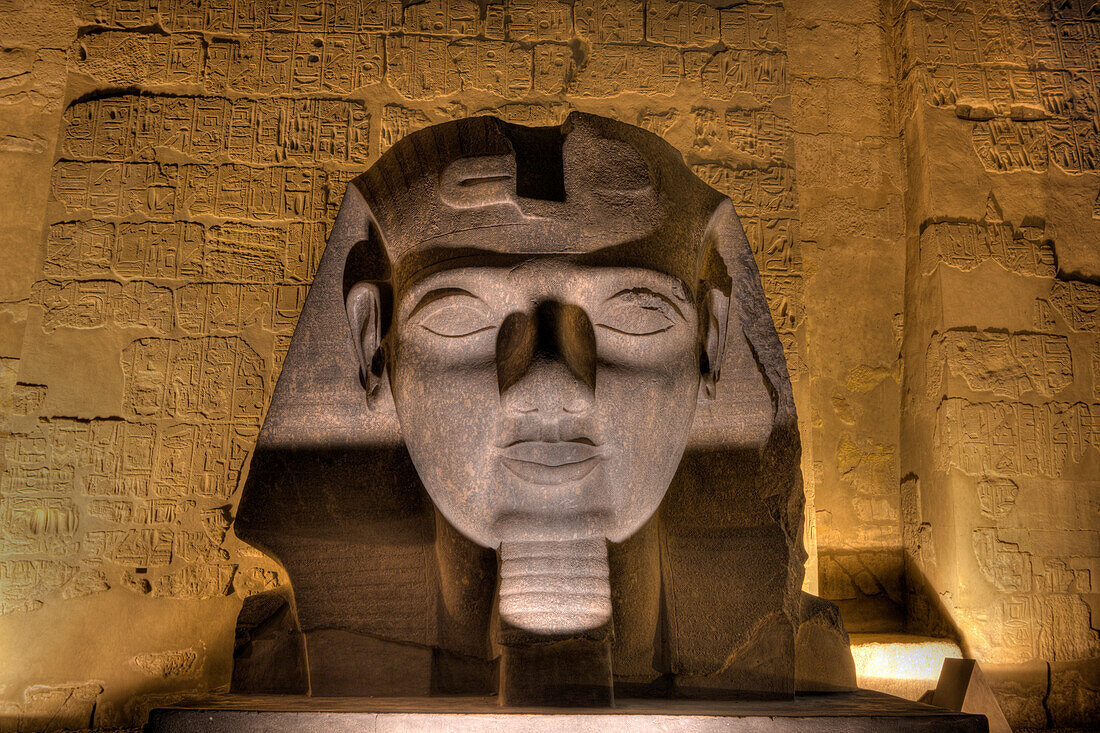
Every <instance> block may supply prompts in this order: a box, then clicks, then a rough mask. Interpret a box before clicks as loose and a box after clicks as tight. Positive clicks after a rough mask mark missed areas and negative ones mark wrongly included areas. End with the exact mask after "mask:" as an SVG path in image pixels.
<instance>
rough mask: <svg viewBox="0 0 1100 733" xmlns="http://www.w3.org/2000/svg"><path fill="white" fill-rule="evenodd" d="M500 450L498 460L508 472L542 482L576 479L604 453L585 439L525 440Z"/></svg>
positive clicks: (591, 467) (594, 464)
mask: <svg viewBox="0 0 1100 733" xmlns="http://www.w3.org/2000/svg"><path fill="white" fill-rule="evenodd" d="M500 452H501V463H503V464H504V467H505V468H507V469H508V470H509V471H510V472H512V473H513V474H515V475H516V476H518V477H519V478H521V479H523V480H524V481H528V482H530V483H534V484H543V485H549V484H563V483H567V482H570V481H579V480H580V479H582V478H584V477H585V476H587V475H588V474H589V473H590V472H591V471H592V469H594V468H595V467H596V466H597V464H599V462H600V461H602V460H603V452H602V451H600V449H599V448H598V447H596V446H594V445H592V444H591V443H590V442H587V441H557V442H543V441H537V440H525V441H521V442H518V443H512V444H511V445H509V446H507V447H505V448H502V449H501V451H500Z"/></svg>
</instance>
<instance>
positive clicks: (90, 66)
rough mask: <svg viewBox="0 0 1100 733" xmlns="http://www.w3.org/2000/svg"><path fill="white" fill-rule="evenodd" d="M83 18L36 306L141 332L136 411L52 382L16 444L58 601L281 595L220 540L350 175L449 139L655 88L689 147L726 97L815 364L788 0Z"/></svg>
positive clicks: (55, 322)
mask: <svg viewBox="0 0 1100 733" xmlns="http://www.w3.org/2000/svg"><path fill="white" fill-rule="evenodd" d="M77 14H78V16H79V22H80V25H81V33H80V36H79V38H78V39H77V42H76V43H75V44H74V45H73V47H72V48H71V49H70V52H69V64H70V67H71V69H72V70H73V71H74V72H75V73H76V74H79V75H80V79H81V84H82V85H83V86H82V91H81V96H80V97H78V98H77V99H76V100H75V101H73V102H72V103H71V104H69V106H68V108H67V109H66V110H65V113H64V119H63V126H62V130H61V137H60V140H59V146H58V154H59V159H58V161H57V163H56V165H55V167H54V171H53V179H52V181H51V192H50V196H51V214H50V216H51V218H50V221H49V222H48V225H49V231H48V235H47V241H46V246H45V257H44V262H43V266H42V271H41V273H40V275H39V276H38V283H37V284H36V285H35V288H34V293H33V298H32V303H33V305H34V307H36V308H38V309H39V310H40V311H41V314H42V317H41V323H42V327H43V328H44V329H45V331H46V332H48V333H55V332H57V331H59V330H60V329H85V330H93V329H102V330H104V332H105V333H118V332H123V333H125V334H127V341H126V344H125V345H124V347H123V349H122V351H121V353H120V354H119V360H120V363H121V365H122V370H121V372H122V379H123V382H124V383H123V384H122V385H121V389H120V391H121V393H122V395H123V402H122V404H121V405H120V407H119V409H120V410H121V412H120V413H119V414H122V415H123V418H122V419H112V420H104V419H93V420H88V421H76V420H67V419H63V418H56V417H52V416H50V415H49V414H46V415H42V414H41V410H42V409H43V405H44V404H47V403H46V402H45V401H44V400H43V399H42V397H43V395H44V394H45V392H44V390H45V387H42V386H39V385H28V387H27V389H26V390H23V391H24V392H26V393H27V398H26V399H23V400H22V403H24V404H25V405H26V406H27V409H26V410H23V411H22V412H21V413H20V414H21V415H23V416H24V417H25V418H27V419H28V423H27V426H23V427H21V428H20V430H22V432H20V433H19V434H18V435H16V436H15V439H14V440H13V441H12V442H11V446H10V447H6V448H5V450H6V454H5V455H6V456H7V457H9V458H10V460H8V461H7V462H6V463H4V464H3V473H2V474H0V483H2V484H3V487H4V492H5V493H4V494H3V496H4V497H5V503H4V504H3V507H2V509H0V516H2V517H3V521H4V526H5V528H6V527H7V526H9V525H10V526H13V527H22V528H23V529H22V530H20V532H19V533H16V534H13V535H12V538H13V539H11V541H12V542H14V543H17V544H18V546H19V548H21V549H19V550H18V551H19V552H21V553H23V554H27V553H33V552H37V551H39V550H41V551H42V552H46V551H47V549H46V548H65V552H67V553H68V554H67V555H66V556H65V557H66V562H67V563H68V564H69V565H70V566H71V567H73V568H78V569H79V570H78V572H75V574H74V575H73V577H72V578H71V579H70V580H68V581H66V583H67V584H68V585H65V584H64V583H63V584H62V585H61V586H57V587H65V588H69V587H72V588H76V587H77V586H78V585H79V587H81V588H86V589H94V588H97V587H99V586H97V584H98V583H100V582H101V581H102V582H107V581H109V582H110V584H112V585H116V586H119V587H123V588H128V589H130V590H132V591H135V592H139V593H144V594H149V595H152V596H161V595H165V596H173V597H187V598H207V597H213V596H217V595H223V594H225V593H227V592H232V589H233V587H234V585H235V584H236V583H237V582H240V583H241V584H242V587H245V586H247V587H252V586H254V585H257V584H259V585H262V586H263V587H265V588H266V587H269V586H270V585H271V584H272V583H278V582H279V578H278V576H277V575H276V574H268V575H265V574H264V573H267V572H268V571H267V570H265V569H263V568H259V567H248V568H247V575H246V579H245V580H241V575H240V574H239V573H238V558H237V557H236V556H235V555H233V554H232V553H229V552H227V551H226V549H225V547H223V545H224V541H225V537H226V527H227V526H228V521H229V518H230V517H231V510H232V502H233V498H234V492H235V491H236V490H237V489H238V484H239V479H240V475H241V471H242V470H243V467H244V464H245V462H246V460H247V457H248V454H249V451H250V450H251V447H252V444H253V442H254V440H255V436H256V433H257V426H258V424H259V418H260V414H261V411H262V407H263V405H264V403H265V401H266V398H267V396H268V395H269V394H270V391H271V389H272V387H273V386H274V379H275V377H276V376H277V374H278V372H279V368H280V366H281V363H282V359H283V358H284V356H285V354H286V351H287V348H288V346H289V342H290V337H291V334H292V332H293V329H294V325H295V322H296V320H297V316H298V313H299V312H300V310H301V307H302V303H303V301H304V298H305V296H306V293H307V292H308V286H309V283H310V281H311V279H312V276H313V272H314V270H315V268H316V266H317V263H318V259H319V256H320V253H321V251H322V249H323V246H324V241H325V238H326V235H327V229H328V226H329V225H330V223H331V221H332V219H333V217H334V216H335V214H336V211H337V208H338V207H339V204H340V201H341V198H342V195H343V192H344V188H345V186H346V184H347V183H348V181H350V180H351V178H352V177H354V176H355V175H357V174H358V173H359V172H361V171H363V170H365V169H366V168H367V167H368V166H369V165H370V164H371V162H373V160H375V159H376V157H377V156H378V155H379V154H381V153H382V152H383V151H385V150H386V149H388V148H389V147H390V146H391V145H392V144H393V143H394V142H395V141H396V140H398V139H400V138H401V137H403V136H404V135H407V134H408V133H409V132H412V131H413V130H416V129H419V128H421V127H424V126H426V125H428V124H433V123H436V122H441V121H445V120H447V119H456V118H458V117H463V116H466V115H471V114H497V115H499V116H501V117H503V118H504V119H507V120H509V121H513V122H517V123H520V124H527V125H553V124H559V123H561V122H562V121H563V120H564V119H565V117H566V115H567V114H568V112H569V111H570V110H571V109H574V108H576V107H577V106H582V107H584V108H586V109H591V110H592V111H597V112H600V111H602V112H604V113H606V114H611V115H612V116H617V117H620V118H622V119H625V120H627V121H635V120H633V119H631V115H632V114H633V113H632V112H629V111H627V110H626V109H625V108H623V109H617V110H616V109H614V107H615V105H620V104H625V105H627V106H629V105H633V104H635V101H634V100H635V99H643V98H646V97H651V96H652V95H659V98H660V99H665V100H666V101H665V102H663V103H662V104H661V105H659V106H660V109H656V110H654V114H655V116H653V117H652V118H651V119H650V120H649V122H648V123H646V125H647V127H650V128H651V129H655V130H657V131H658V132H659V133H661V134H666V133H668V135H669V139H670V140H671V141H672V142H673V143H674V144H676V145H677V146H678V147H680V148H681V149H682V150H683V151H685V152H688V151H690V150H691V149H692V140H691V138H690V135H691V124H690V120H691V119H692V115H691V113H690V111H689V110H690V108H691V107H690V105H681V104H679V101H678V100H677V99H676V98H675V96H674V95H676V94H677V93H680V92H685V90H686V93H690V94H691V95H693V96H694V97H697V98H699V99H703V98H704V97H705V98H706V99H707V102H706V104H708V105H712V106H713V107H714V109H715V110H716V114H717V132H716V134H715V141H714V142H715V144H714V146H713V148H712V149H711V150H710V151H709V153H708V155H706V156H705V159H706V161H707V165H710V166H712V169H708V170H710V171H711V173H712V175H713V177H715V178H716V180H717V182H718V183H719V184H720V185H721V186H722V187H723V190H727V191H728V192H730V193H731V194H733V195H735V197H736V199H737V205H738V211H739V213H741V214H743V216H744V221H745V223H746V229H747V231H748V233H749V237H750V241H751V243H752V247H753V252H754V254H755V255H756V257H757V259H758V261H759V263H760V267H761V271H762V273H763V274H764V285H765V288H766V290H767V293H768V295H769V299H770V301H771V305H772V308H773V311H774V312H775V313H776V315H777V320H778V321H779V323H780V330H781V338H783V340H784V343H785V345H786V346H787V347H788V353H789V354H790V355H791V358H794V354H795V351H796V331H798V330H799V329H800V328H801V326H802V323H803V320H804V314H805V310H804V308H803V305H802V280H801V269H802V259H801V249H800V240H799V237H800V235H799V222H798V215H797V206H796V196H795V186H794V171H793V169H792V167H791V158H792V156H791V154H790V153H791V145H790V138H791V131H790V124H789V121H788V119H787V118H786V116H785V115H783V114H781V113H780V112H778V111H776V110H777V109H779V107H777V106H776V102H777V100H779V102H780V103H781V104H785V102H784V101H783V100H782V98H783V97H785V95H786V94H787V93H788V90H787V79H786V55H785V44H786V28H785V11H784V9H783V8H782V7H781V6H780V5H776V4H737V5H734V6H732V7H727V8H720V7H716V6H715V5H714V4H713V3H703V2H687V3H673V2H663V1H661V0H653V1H652V2H649V3H647V2H643V1H642V0H578V2H576V3H570V2H536V1H534V0H490V1H489V2H477V1H476V0H427V1H426V2H417V3H408V2H402V0H346V1H345V0H341V1H340V2H330V1H328V0H324V1H322V2H312V0H304V1H301V2H297V1H295V0H280V1H279V2H270V3H254V2H246V0H225V1H224V2H195V1H194V0H82V1H81V2H78V3H77ZM85 91H88V92H89V93H87V94H85V93H84V92H85ZM697 92H701V93H702V94H703V97H700V96H699V94H698V93H697ZM639 95H644V96H639ZM605 100H606V101H605ZM647 106H648V102H647ZM636 121H638V122H643V123H644V121H643V120H642V119H640V117H639V119H638V120H636ZM679 122H683V123H684V124H678V123H679ZM677 136H679V137H677ZM728 171H734V172H733V173H729V172H728ZM31 397H37V398H38V399H37V401H35V400H32V399H31ZM8 454H10V455H8ZM9 497H11V499H10V500H9ZM5 538H7V536H6V535H5ZM6 541H7V540H6ZM35 548H39V550H36V549H35ZM28 557H31V555H28ZM32 559H33V558H32ZM240 568H241V572H242V573H244V572H245V570H246V567H245V566H244V565H242V566H240ZM85 569H88V571H89V572H92V571H93V570H94V572H92V574H87V573H85ZM95 573H99V574H100V575H96V574H95ZM25 575H26V574H25ZM27 577H31V576H30V575H27ZM35 577H39V576H35ZM41 577H43V578H45V577H46V575H41ZM77 578H83V580H81V581H80V583H79V584H78V583H77V581H76V580H75V579H77ZM39 585H41V586H42V587H43V588H45V587H47V586H49V583H47V582H46V581H42V582H41V583H39ZM55 585H56V584H55ZM20 587H21V588H26V587H27V586H26V585H20ZM51 587H52V586H51ZM257 587H258V586H257ZM55 590H56V589H55ZM20 592H21V593H22V596H20V597H26V598H30V597H32V596H33V597H34V598H46V597H47V596H49V593H45V592H39V591H31V590H27V591H26V592H23V591H20ZM50 592H53V591H50ZM64 592H68V591H64ZM28 594H29V595H28ZM151 653H152V652H151ZM157 653H159V652H157ZM157 659H160V658H159V657H158V658H157ZM147 661H148V662H149V664H148V665H146V666H150V665H152V666H150V669H152V668H154V667H156V664H159V662H156V661H155V660H154V658H153V657H149V659H148V660H147ZM139 666H140V665H139Z"/></svg>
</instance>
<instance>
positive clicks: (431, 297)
mask: <svg viewBox="0 0 1100 733" xmlns="http://www.w3.org/2000/svg"><path fill="white" fill-rule="evenodd" d="M455 297H457V298H470V299H471V300H476V301H477V302H479V303H484V302H485V301H483V300H482V299H481V298H479V297H477V296H476V295H474V294H473V293H471V292H470V291H468V290H463V289H462V288H435V289H434V290H429V291H428V292H427V293H425V294H424V296H423V297H421V298H420V300H419V301H417V303H416V305H414V306H413V308H412V310H411V311H409V315H407V316H405V320H410V319H411V318H412V317H413V316H415V315H416V314H417V313H419V312H420V311H422V310H423V309H424V308H426V307H427V306H429V305H431V304H432V303H435V302H438V301H440V300H443V299H444V298H455Z"/></svg>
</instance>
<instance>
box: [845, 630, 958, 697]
mask: <svg viewBox="0 0 1100 733" xmlns="http://www.w3.org/2000/svg"><path fill="white" fill-rule="evenodd" d="M851 640H852V657H853V658H855V662H856V677H857V679H858V680H859V683H860V687H864V686H868V685H865V684H864V680H929V681H931V682H932V683H933V684H932V686H933V687H934V686H935V684H934V683H935V681H936V680H937V679H938V678H939V676H940V668H942V667H943V660H944V659H946V658H947V657H961V656H963V654H962V650H960V649H959V645H958V644H956V643H955V642H953V641H951V640H950V639H933V638H929V637H925V636H908V635H903V634H852V635H851ZM872 689H874V688H873V686H872Z"/></svg>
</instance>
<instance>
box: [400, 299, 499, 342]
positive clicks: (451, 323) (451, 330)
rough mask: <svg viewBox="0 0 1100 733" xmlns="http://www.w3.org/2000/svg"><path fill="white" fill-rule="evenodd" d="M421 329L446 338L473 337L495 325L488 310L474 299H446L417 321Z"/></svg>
mask: <svg viewBox="0 0 1100 733" xmlns="http://www.w3.org/2000/svg"><path fill="white" fill-rule="evenodd" d="M418 320H419V325H420V327H421V328H423V329H425V330H427V331H430V332H431V333H434V334H435V335H436V336H444V337H446V338H461V337H463V336H473V335H474V334H475V333H481V332H482V331H488V330H490V329H492V328H493V327H494V326H495V325H496V324H495V323H494V322H493V320H492V318H491V316H490V315H489V313H488V310H487V309H486V308H485V306H483V305H482V304H481V302H480V301H478V300H477V299H476V298H447V299H445V300H443V301H439V302H438V305H436V306H435V307H434V308H430V309H429V310H428V312H426V313H424V314H423V315H422V316H421V317H420V318H419V319H418Z"/></svg>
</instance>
